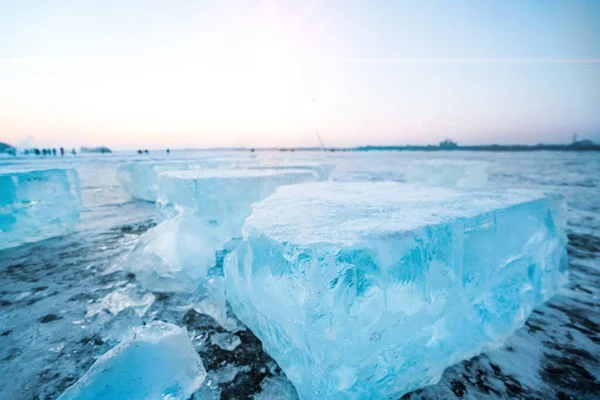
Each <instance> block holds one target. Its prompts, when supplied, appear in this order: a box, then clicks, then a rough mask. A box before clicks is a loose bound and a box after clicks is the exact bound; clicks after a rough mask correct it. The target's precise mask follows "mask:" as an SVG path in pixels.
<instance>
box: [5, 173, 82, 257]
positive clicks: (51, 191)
mask: <svg viewBox="0 0 600 400" xmlns="http://www.w3.org/2000/svg"><path fill="white" fill-rule="evenodd" d="M79 206H80V200H79V180H78V177H77V172H76V171H75V170H70V169H51V170H40V171H27V172H14V173H2V174H0V249H4V248H8V247H14V246H19V245H21V244H23V243H30V242H36V241H38V240H43V239H48V238H50V237H54V236H60V235H64V234H65V233H67V232H69V231H71V230H73V229H74V228H75V225H76V223H77V221H78V219H79Z"/></svg>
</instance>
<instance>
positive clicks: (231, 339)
mask: <svg viewBox="0 0 600 400" xmlns="http://www.w3.org/2000/svg"><path fill="white" fill-rule="evenodd" d="M210 342H211V343H212V344H214V345H215V346H219V347H220V348H221V349H223V350H227V351H233V350H235V348H236V347H238V346H239V345H240V344H241V343H242V341H241V340H240V338H239V337H238V336H237V335H234V334H232V333H228V332H227V333H216V332H215V333H213V334H212V335H211V336H210Z"/></svg>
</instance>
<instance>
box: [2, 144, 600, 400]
mask: <svg viewBox="0 0 600 400" xmlns="http://www.w3.org/2000/svg"><path fill="white" fill-rule="evenodd" d="M156 154H159V153H158V152H156ZM149 158H152V159H159V160H163V161H185V160H198V159H219V160H223V159H225V160H227V159H231V160H232V161H234V160H235V161H236V162H239V161H244V160H250V159H251V158H260V159H263V161H264V162H265V163H267V164H275V165H277V164H279V163H281V164H284V163H293V162H294V161H298V160H300V161H303V162H304V161H318V162H327V163H331V164H335V165H336V168H335V170H334V171H333V174H332V177H331V178H332V179H333V180H338V181H380V180H394V181H404V180H405V179H406V171H407V167H408V165H409V163H410V162H412V161H415V160H438V159H446V160H448V159H449V160H455V161H462V160H465V159H467V160H473V161H484V162H487V163H488V183H487V184H488V187H491V188H503V187H507V188H508V187H522V188H532V189H538V190H543V191H552V192H557V193H560V194H562V195H564V196H565V198H566V200H567V203H568V238H569V244H568V252H569V257H570V259H569V261H570V263H569V264H570V265H569V267H570V276H569V283H568V284H567V285H566V287H565V288H564V289H563V290H562V292H561V294H559V295H558V296H556V297H554V298H553V299H552V300H551V301H550V302H548V303H546V304H545V305H543V306H542V307H539V308H538V309H536V310H535V311H534V313H533V314H532V316H531V317H530V318H529V319H528V321H527V323H526V324H525V326H524V327H523V328H521V329H520V330H519V331H517V333H516V334H515V335H513V336H512V337H511V338H510V339H509V340H508V342H507V343H506V345H505V346H503V347H502V348H498V349H495V350H492V351H488V352H486V353H484V354H482V355H479V356H477V357H474V358H472V359H470V360H468V361H464V362H462V363H460V364H458V365H455V366H453V367H451V368H449V369H447V370H446V372H445V373H444V376H443V378H442V380H441V382H439V383H438V384H437V385H434V386H430V387H427V388H424V389H421V390H418V391H416V392H413V393H410V394H407V395H406V396H404V397H405V398H410V399H439V398H448V399H452V398H466V399H481V398H507V397H511V398H539V399H546V398H565V399H566V398H576V399H586V398H590V399H591V398H598V397H599V396H600V361H599V357H598V355H599V354H600V155H599V154H598V153H593V152H590V153H561V152H536V153H530V152H523V153H476V152H459V151H456V152H431V153H420V152H365V153H351V152H348V153H322V152H314V153H313V152H295V153H270V152H257V153H250V152H241V151H240V152H208V151H198V152H172V153H171V154H169V155H167V154H165V153H162V152H161V153H160V155H159V156H156V155H155V154H152V153H151V154H150V155H149V156H148V155H143V156H142V155H137V154H127V153H114V154H109V155H84V156H77V157H73V156H65V157H64V158H61V157H46V158H41V157H37V158H36V157H27V158H20V157H16V158H0V172H11V171H15V170H29V169H40V168H44V169H46V168H74V169H75V170H77V172H78V174H79V179H80V186H81V213H80V220H79V223H78V225H77V228H76V231H75V232H74V233H72V234H69V235H67V236H62V237H57V238H52V239H47V240H44V241H40V242H36V243H31V244H25V245H22V246H19V247H15V248H10V249H6V250H2V251H0V398H2V399H13V400H18V399H55V398H57V397H58V396H59V395H60V394H61V393H62V392H63V391H64V390H65V389H66V388H67V387H68V386H70V385H72V384H73V383H74V382H75V381H77V380H78V379H79V378H80V377H81V376H82V375H83V374H84V373H85V372H86V371H87V370H88V369H89V367H90V366H91V365H92V363H93V362H94V361H95V360H96V359H97V358H98V357H99V356H101V355H102V354H104V353H105V352H106V351H108V350H109V349H110V348H112V347H114V345H115V344H116V343H117V342H118V335H117V334H118V333H119V332H120V331H121V330H122V329H123V326H135V325H143V324H148V323H150V322H152V321H154V320H162V321H166V322H170V323H173V324H175V325H177V326H181V327H185V328H187V331H188V334H190V336H191V338H192V341H193V344H194V346H195V348H196V350H197V351H198V353H199V354H200V356H201V358H202V361H203V363H204V366H205V368H206V371H207V377H206V380H205V381H204V384H203V385H202V387H201V388H200V390H199V391H198V392H197V393H196V394H195V395H194V396H193V398H198V399H201V398H202V399H204V398H224V399H231V398H238V399H243V398H252V397H256V398H280V399H287V398H295V390H294V388H293V387H292V386H291V384H289V382H288V381H287V379H286V378H285V376H284V375H282V373H281V371H280V369H279V367H278V366H277V364H276V363H275V362H274V361H273V360H272V359H271V358H270V357H269V356H268V355H267V354H266V353H264V352H263V351H262V346H261V343H260V341H258V339H256V337H254V335H252V333H251V332H250V331H248V330H244V329H242V327H240V328H239V330H238V329H232V331H226V330H225V329H223V328H222V327H221V326H220V325H219V323H217V322H216V321H215V320H213V318H211V317H210V316H208V315H204V314H200V313H198V312H197V311H195V310H194V308H193V305H194V304H195V303H196V302H197V299H195V298H193V296H189V295H185V294H175V293H170V294H167V293H158V292H156V293H152V292H148V291H145V290H144V289H143V288H142V287H141V286H140V284H139V283H138V282H137V281H136V277H135V275H133V274H131V273H127V272H125V271H121V270H119V269H118V268H115V266H117V265H119V263H120V261H121V260H122V259H123V257H124V256H125V255H126V254H127V252H128V251H129V250H130V249H131V248H132V247H133V246H134V245H135V244H136V242H137V240H138V238H139V236H140V235H141V234H143V233H144V232H145V231H147V230H148V229H149V228H151V227H153V226H155V225H156V223H157V222H159V221H160V219H161V216H160V213H159V212H158V211H157V209H156V207H155V205H154V204H152V203H147V202H143V201H136V200H132V199H131V198H130V197H129V196H128V195H127V194H126V193H125V192H124V191H123V189H122V188H121V187H120V186H119V184H118V182H117V180H116V176H115V171H116V167H117V166H118V165H119V163H120V162H122V161H132V160H146V159H149ZM222 258H223V254H219V257H218V261H217V262H218V263H219V262H222ZM123 299H126V300H123ZM124 302H125V303H127V304H124ZM132 304H133V306H132ZM127 305H129V306H130V307H129V309H127V310H125V312H119V311H122V308H124V307H126V306H127ZM117 314H118V315H117ZM115 315H117V316H115Z"/></svg>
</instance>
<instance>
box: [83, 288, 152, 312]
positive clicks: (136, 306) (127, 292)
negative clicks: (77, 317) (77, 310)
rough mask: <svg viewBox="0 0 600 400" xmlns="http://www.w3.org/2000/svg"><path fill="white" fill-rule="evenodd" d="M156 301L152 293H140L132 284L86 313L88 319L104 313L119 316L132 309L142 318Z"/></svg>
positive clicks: (104, 298) (113, 293)
mask: <svg viewBox="0 0 600 400" xmlns="http://www.w3.org/2000/svg"><path fill="white" fill-rule="evenodd" d="M154 299H155V297H154V295H153V294H152V293H140V292H139V290H138V289H137V288H136V287H135V286H134V285H131V284H130V285H127V286H125V287H124V288H121V289H117V290H115V291H113V292H110V293H109V294H107V295H106V296H104V297H103V298H101V299H100V300H99V301H97V302H95V303H92V304H90V305H89V306H88V309H87V311H86V317H87V318H90V317H92V316H94V315H96V314H99V313H101V312H102V311H108V312H109V313H110V314H112V315H117V314H118V313H120V312H121V311H123V310H125V309H127V308H131V309H132V310H133V311H135V313H136V314H137V315H138V316H140V317H142V316H144V314H145V313H146V311H148V309H149V308H150V306H152V303H154Z"/></svg>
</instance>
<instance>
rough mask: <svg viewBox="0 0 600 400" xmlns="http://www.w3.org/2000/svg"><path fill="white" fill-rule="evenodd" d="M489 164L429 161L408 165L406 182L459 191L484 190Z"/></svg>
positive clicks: (414, 162)
mask: <svg viewBox="0 0 600 400" xmlns="http://www.w3.org/2000/svg"><path fill="white" fill-rule="evenodd" d="M486 169H487V163H485V162H478V161H456V160H428V161H413V162H412V163H410V164H409V165H408V170H407V171H406V181H407V182H408V183H415V184H422V185H427V186H438V187H447V188H458V189H474V188H484V187H486V185H487V172H486Z"/></svg>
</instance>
